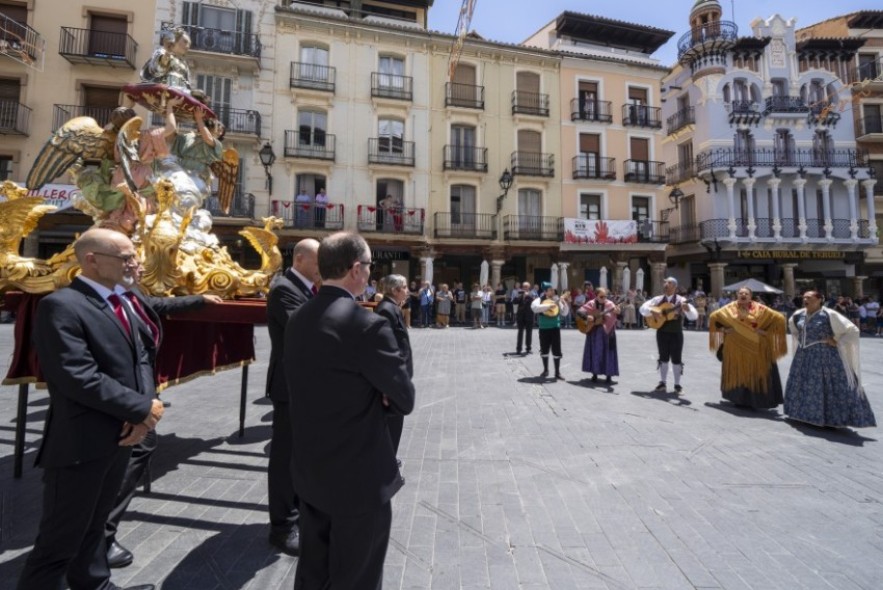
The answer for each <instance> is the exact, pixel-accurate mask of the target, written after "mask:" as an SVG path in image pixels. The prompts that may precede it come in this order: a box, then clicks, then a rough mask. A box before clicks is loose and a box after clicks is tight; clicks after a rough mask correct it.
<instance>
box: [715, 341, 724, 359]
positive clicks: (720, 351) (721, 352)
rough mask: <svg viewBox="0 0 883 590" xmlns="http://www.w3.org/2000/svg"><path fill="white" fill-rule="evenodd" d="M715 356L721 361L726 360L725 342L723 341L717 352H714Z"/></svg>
mask: <svg viewBox="0 0 883 590" xmlns="http://www.w3.org/2000/svg"><path fill="white" fill-rule="evenodd" d="M714 356H716V357H717V360H719V361H720V362H724V343H723V342H721V345H720V346H718V348H717V352H716V353H714Z"/></svg>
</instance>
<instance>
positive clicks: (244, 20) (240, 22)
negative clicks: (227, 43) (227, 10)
mask: <svg viewBox="0 0 883 590" xmlns="http://www.w3.org/2000/svg"><path fill="white" fill-rule="evenodd" d="M251 18H252V14H251V11H250V10H237V11H236V33H237V37H238V38H239V42H238V43H237V46H238V49H239V51H240V53H245V54H249V55H250V54H251V52H252V41H251Z"/></svg>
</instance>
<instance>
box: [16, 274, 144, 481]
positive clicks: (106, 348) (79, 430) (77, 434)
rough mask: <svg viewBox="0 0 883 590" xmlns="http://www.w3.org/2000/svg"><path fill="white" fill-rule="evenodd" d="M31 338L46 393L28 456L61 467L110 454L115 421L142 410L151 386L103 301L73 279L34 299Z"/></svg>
mask: <svg viewBox="0 0 883 590" xmlns="http://www.w3.org/2000/svg"><path fill="white" fill-rule="evenodd" d="M146 311H147V313H148V314H150V313H153V315H154V316H155V315H156V314H155V313H154V312H153V311H152V310H151V309H150V308H149V307H148V308H146ZM155 321H156V322H157V323H158V322H159V317H156V318H155ZM151 340H152V339H151ZM33 341H34V346H35V347H36V350H37V356H38V358H39V360H40V367H41V369H42V371H43V376H44V377H45V378H46V384H47V386H48V388H49V397H50V404H49V411H48V413H47V415H46V425H45V428H44V436H43V441H42V443H41V445H40V450H39V452H38V453H37V460H36V463H37V464H39V465H41V466H43V467H64V466H69V465H75V464H78V463H83V462H86V461H91V460H94V459H98V458H101V457H106V456H109V455H112V454H114V453H115V452H116V451H117V450H118V448H119V446H118V444H117V443H118V442H119V440H120V432H121V431H122V428H123V423H124V422H131V423H133V424H137V423H140V422H143V421H144V420H145V419H146V418H147V415H148V414H149V412H150V406H151V403H152V401H153V397H154V395H153V394H154V393H155V386H154V384H153V382H152V380H145V379H144V377H143V374H142V372H141V371H140V370H139V367H138V353H137V351H136V348H135V343H134V342H133V340H132V338H130V337H129V336H127V335H126V333H125V331H124V328H123V326H122V324H121V323H120V322H119V320H117V318H116V316H115V315H114V314H113V310H112V309H111V307H110V305H108V303H107V302H106V301H105V300H104V298H103V297H101V296H100V295H99V294H98V293H97V292H95V290H94V289H93V288H92V287H90V286H89V285H88V284H86V282H84V281H82V280H80V279H74V281H73V282H72V283H71V285H70V287H68V288H65V289H60V290H58V291H56V292H55V293H52V294H50V295H48V296H46V297H44V298H43V299H42V300H41V301H40V303H39V305H38V307H37V317H36V322H35V325H34V333H33Z"/></svg>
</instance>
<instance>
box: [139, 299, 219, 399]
mask: <svg viewBox="0 0 883 590" xmlns="http://www.w3.org/2000/svg"><path fill="white" fill-rule="evenodd" d="M130 290H131V291H132V293H134V294H135V296H136V297H137V298H138V300H139V301H140V302H141V307H143V308H144V312H145V313H146V314H147V316H148V317H149V318H150V321H152V322H153V323H154V324H155V325H156V327H157V328H158V329H159V338H158V339H157V343H156V344H154V342H153V334H151V332H150V328H149V327H148V326H146V325H145V324H144V323H143V322H140V321H136V322H135V326H136V327H137V328H138V332H139V334H140V336H141V343H142V344H143V345H144V347H145V348H146V349H147V353H148V355H149V357H150V366H151V367H152V368H155V367H156V354H157V350H158V348H159V343H161V342H162V333H163V329H162V322H161V321H160V316H166V315H175V314H176V313H181V312H184V311H189V310H191V309H199V308H200V307H202V306H203V305H205V299H203V297H202V295H187V296H182V297H154V296H152V295H145V294H144V293H142V292H141V291H140V290H138V288H137V287H132V288H131V289H130ZM154 393H155V388H154Z"/></svg>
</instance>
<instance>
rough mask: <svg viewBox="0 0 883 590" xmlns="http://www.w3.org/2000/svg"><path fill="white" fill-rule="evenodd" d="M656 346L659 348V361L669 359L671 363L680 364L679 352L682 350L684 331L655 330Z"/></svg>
mask: <svg viewBox="0 0 883 590" xmlns="http://www.w3.org/2000/svg"><path fill="white" fill-rule="evenodd" d="M656 347H657V348H658V349H659V362H660V363H667V362H668V361H669V360H671V364H673V365H680V364H681V352H683V350H684V333H683V332H680V331H678V332H663V331H662V330H656Z"/></svg>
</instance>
